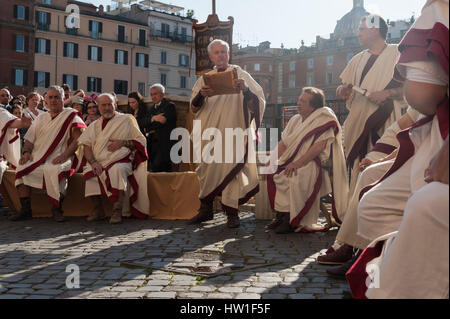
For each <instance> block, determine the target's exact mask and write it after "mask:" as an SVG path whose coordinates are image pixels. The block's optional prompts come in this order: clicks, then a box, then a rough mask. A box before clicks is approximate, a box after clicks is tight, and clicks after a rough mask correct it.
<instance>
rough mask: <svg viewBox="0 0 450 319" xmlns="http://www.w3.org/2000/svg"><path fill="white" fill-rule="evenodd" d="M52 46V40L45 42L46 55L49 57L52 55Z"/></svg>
mask: <svg viewBox="0 0 450 319" xmlns="http://www.w3.org/2000/svg"><path fill="white" fill-rule="evenodd" d="M50 45H51V42H50V40H45V54H48V55H49V54H50V52H51V47H50Z"/></svg>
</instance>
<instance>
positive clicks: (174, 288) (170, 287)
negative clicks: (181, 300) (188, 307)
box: [162, 285, 191, 292]
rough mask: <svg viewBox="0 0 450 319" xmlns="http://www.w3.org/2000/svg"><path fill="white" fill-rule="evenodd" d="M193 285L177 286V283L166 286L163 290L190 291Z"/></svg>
mask: <svg viewBox="0 0 450 319" xmlns="http://www.w3.org/2000/svg"><path fill="white" fill-rule="evenodd" d="M190 288H191V287H190V286H175V285H170V286H166V287H164V288H163V289H162V291H169V292H172V291H175V292H188V291H189V289H190Z"/></svg>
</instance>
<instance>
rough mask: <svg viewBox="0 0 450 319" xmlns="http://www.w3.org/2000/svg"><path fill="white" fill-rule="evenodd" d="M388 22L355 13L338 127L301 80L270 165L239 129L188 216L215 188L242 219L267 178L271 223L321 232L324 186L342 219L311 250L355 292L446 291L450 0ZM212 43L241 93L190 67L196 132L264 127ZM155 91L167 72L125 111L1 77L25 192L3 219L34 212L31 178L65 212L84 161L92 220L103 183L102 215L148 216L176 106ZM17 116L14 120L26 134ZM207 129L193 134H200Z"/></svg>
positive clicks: (10, 158) (213, 54)
mask: <svg viewBox="0 0 450 319" xmlns="http://www.w3.org/2000/svg"><path fill="white" fill-rule="evenodd" d="M387 30H388V26H387V23H386V22H385V20H384V19H383V18H381V17H380V16H378V15H369V16H366V17H364V18H363V19H362V20H361V24H360V28H359V32H358V37H359V39H360V42H361V45H362V46H364V47H365V48H366V49H365V50H364V51H362V52H361V53H359V54H357V55H356V56H354V57H353V59H352V60H351V61H350V62H349V63H348V65H347V67H346V68H345V70H344V71H343V72H342V74H341V80H342V85H340V86H339V87H338V89H337V96H338V97H339V98H341V99H343V100H345V101H346V103H347V108H348V109H349V111H350V112H349V115H348V117H347V119H346V122H345V123H344V126H343V127H341V125H340V123H339V121H338V119H337V117H336V115H335V114H334V112H333V110H332V109H330V108H328V107H327V106H326V101H325V96H324V93H323V91H322V90H320V89H318V88H314V87H305V88H304V89H303V90H302V93H301V95H300V96H299V98H298V103H297V105H298V115H296V116H294V117H293V118H292V119H291V120H290V121H289V123H288V124H287V127H286V128H285V130H284V131H283V133H282V138H281V141H280V142H279V144H278V146H277V148H276V149H275V150H274V151H272V153H271V159H272V160H270V161H269V162H268V164H267V165H268V166H270V165H273V167H272V170H271V171H272V173H270V174H263V176H261V177H262V178H261V179H259V178H258V168H257V165H256V163H253V162H252V161H250V160H249V153H250V151H251V148H252V147H253V146H254V143H255V140H256V135H254V134H253V135H252V134H249V135H248V136H246V137H245V144H246V145H245V150H246V151H245V152H244V153H243V154H241V157H239V156H236V157H235V156H233V157H232V160H231V161H227V162H225V163H224V162H215V161H212V162H208V161H201V163H199V165H198V167H197V170H196V173H197V175H198V179H199V184H200V193H199V199H200V203H201V206H200V209H199V211H198V214H197V215H196V216H195V217H193V218H192V219H191V220H190V221H189V224H200V223H203V222H206V221H209V220H211V219H213V218H214V211H213V202H214V200H215V198H216V197H218V196H219V197H220V199H221V206H222V208H223V210H224V212H225V214H226V216H227V227H229V228H237V227H239V226H240V221H239V211H238V210H239V206H240V205H242V204H244V203H246V202H247V201H248V200H249V199H250V198H252V197H253V196H254V195H255V194H257V193H258V192H259V191H263V192H265V193H267V197H268V201H269V202H270V205H271V208H272V209H273V211H274V213H275V215H276V217H275V218H274V220H273V221H272V222H271V223H270V224H269V225H267V226H266V227H267V229H268V231H274V232H275V233H277V234H287V233H295V232H296V233H314V232H322V231H326V230H328V229H329V227H330V225H327V226H323V225H322V224H320V222H319V211H320V204H321V202H322V198H324V197H325V196H328V195H329V194H331V200H330V202H331V215H332V220H333V221H334V223H335V224H336V225H338V226H340V229H339V232H338V234H337V237H336V240H335V242H334V244H333V245H332V246H331V247H329V249H328V250H327V251H326V253H325V254H323V255H321V256H319V257H318V258H317V262H318V263H319V264H323V265H334V267H330V268H329V269H327V273H328V274H329V275H332V276H338V277H345V278H347V280H348V282H349V285H350V288H351V291H352V294H353V296H354V297H356V298H421V297H425V298H448V293H449V292H448V287H449V282H448V271H449V255H448V251H449V249H448V248H449V247H448V245H449V229H448V215H449V214H448V211H449V196H448V190H449V189H448V169H449V167H448V160H449V158H448V156H449V140H448V129H449V125H448V122H449V109H448V108H449V106H448V102H449V96H448V59H449V56H448V0H428V1H427V3H426V5H425V7H424V9H423V11H422V15H421V16H420V17H419V18H418V19H417V21H416V22H415V24H414V25H413V26H412V28H411V30H410V31H409V32H408V33H407V34H406V35H405V37H404V38H403V40H402V42H401V43H400V45H392V44H387V43H386V37H387ZM208 53H209V57H210V59H211V61H212V62H213V64H214V65H215V67H214V70H212V71H211V72H209V74H210V75H213V74H216V73H219V72H227V71H232V72H235V73H236V74H237V76H238V79H237V80H235V87H236V88H237V90H238V91H239V94H216V92H215V90H214V88H212V87H210V86H208V85H206V83H205V80H204V77H199V79H198V81H197V83H196V84H195V85H194V88H193V92H192V99H191V104H190V108H191V111H192V113H193V115H194V118H195V119H196V120H199V121H201V123H202V127H201V130H202V132H200V133H201V136H203V133H205V134H207V130H208V129H210V128H214V129H216V130H219V131H220V132H221V133H223V134H222V137H217V136H215V140H214V142H215V143H217V142H218V141H217V140H216V139H220V138H222V139H223V140H221V141H219V142H221V143H218V144H216V145H220V148H221V149H220V151H223V153H226V152H227V151H230V150H229V149H227V145H228V144H227V142H226V140H225V139H226V134H225V133H226V130H227V129H230V128H233V129H239V128H240V129H242V130H244V131H245V130H248V129H251V130H253V131H257V129H258V128H259V126H260V124H261V122H262V118H263V115H264V110H265V98H264V92H263V90H262V88H261V86H260V85H259V84H258V83H257V81H255V80H254V79H253V78H252V77H251V76H250V74H248V73H247V72H246V71H244V70H243V69H242V68H240V67H239V66H236V65H230V64H229V54H230V48H229V45H228V43H226V42H224V41H222V40H213V41H212V42H211V43H210V44H209V46H208ZM235 93H236V92H235ZM164 94H165V89H164V87H163V86H162V85H160V84H156V85H153V86H152V87H151V98H152V101H153V103H154V105H153V106H152V107H151V108H149V109H148V108H146V107H145V104H144V101H143V97H142V96H141V95H140V94H139V93H137V92H132V93H130V94H129V96H128V106H129V107H130V110H131V112H132V114H123V113H120V112H118V110H117V98H116V97H115V96H113V95H112V94H109V93H104V94H100V95H99V96H94V95H92V96H88V97H86V96H85V94H84V92H83V91H82V90H79V91H77V92H74V94H73V95H71V94H70V89H69V88H68V87H64V86H63V87H62V88H61V87H58V86H52V87H50V88H49V90H48V91H47V93H46V96H45V98H44V99H42V97H41V96H40V95H39V94H37V93H35V92H33V93H30V94H29V95H28V96H27V97H26V98H24V97H17V98H12V97H11V96H9V92H8V90H6V89H3V90H1V91H0V98H1V99H0V103H1V104H2V105H1V106H2V107H1V108H0V126H1V128H2V131H1V132H2V136H1V137H0V147H1V149H0V150H1V155H2V156H3V157H4V160H3V161H2V162H0V163H3V164H2V166H0V167H3V170H4V168H5V163H4V162H8V163H9V164H10V167H12V168H14V169H15V170H16V187H17V190H18V193H19V197H20V201H21V205H22V209H21V210H20V211H19V212H17V213H15V214H13V215H12V216H11V217H10V220H13V221H16V220H23V219H27V218H31V203H30V189H31V188H41V189H45V190H46V192H47V194H48V196H49V198H50V200H51V202H52V205H53V206H52V212H53V216H54V218H55V220H57V221H63V220H64V217H63V211H62V201H63V200H64V197H65V195H66V192H67V180H68V178H69V177H70V176H71V175H72V174H73V173H74V172H82V173H83V175H84V180H85V183H86V184H85V196H86V197H89V198H90V199H91V201H92V204H93V207H94V209H93V211H92V212H91V214H90V216H89V218H88V220H89V221H95V220H102V219H104V218H105V212H104V210H103V208H102V201H101V196H102V195H106V196H107V197H108V198H109V199H110V200H111V202H113V203H114V205H113V212H112V216H111V219H110V223H111V224H117V223H120V222H121V221H122V217H123V216H127V215H134V216H136V217H139V218H146V217H147V216H148V211H149V201H148V195H147V181H146V176H147V175H146V174H145V172H146V171H147V169H151V170H153V171H154V172H168V171H171V160H170V149H171V147H172V142H171V141H170V133H171V131H172V130H173V129H174V128H175V126H176V118H177V116H176V109H175V105H174V104H173V103H171V102H169V101H168V100H167V99H165V98H164ZM22 98H23V102H22ZM22 105H24V106H25V107H24V108H22ZM13 114H14V115H13ZM17 130H21V132H23V133H22V144H23V145H22V147H21V148H20V147H19V146H17V143H18V138H17V136H18V134H19V132H18V131H17ZM209 143H211V140H204V139H202V141H201V146H202V148H203V149H204V148H205V147H210V145H209ZM80 146H83V147H80ZM214 150H215V148H214ZM233 154H234V152H233ZM274 163H275V164H274ZM1 172H2V171H1ZM0 178H1V175H0ZM257 205H258V203H257ZM367 276H368V277H369V279H370V280H367V279H366V277H367Z"/></svg>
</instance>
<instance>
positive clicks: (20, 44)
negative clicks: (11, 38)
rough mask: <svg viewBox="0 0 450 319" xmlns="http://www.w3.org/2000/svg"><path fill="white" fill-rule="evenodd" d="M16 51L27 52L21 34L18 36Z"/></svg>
mask: <svg viewBox="0 0 450 319" xmlns="http://www.w3.org/2000/svg"><path fill="white" fill-rule="evenodd" d="M16 51H17V52H25V39H24V36H23V35H21V34H17V35H16Z"/></svg>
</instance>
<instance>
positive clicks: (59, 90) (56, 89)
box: [47, 85, 64, 101]
mask: <svg viewBox="0 0 450 319" xmlns="http://www.w3.org/2000/svg"><path fill="white" fill-rule="evenodd" d="M50 91H58V92H59V94H60V95H61V99H62V100H63V101H64V89H63V88H62V87H60V86H59V85H52V86H50V87H49V88H48V90H47V92H50Z"/></svg>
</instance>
